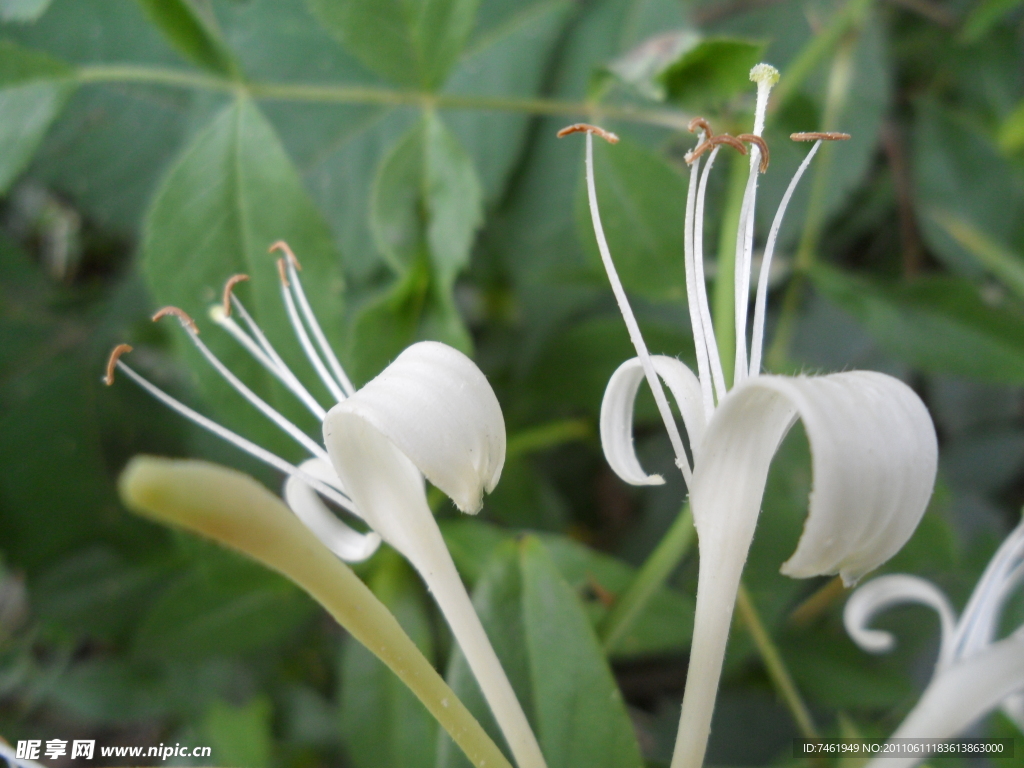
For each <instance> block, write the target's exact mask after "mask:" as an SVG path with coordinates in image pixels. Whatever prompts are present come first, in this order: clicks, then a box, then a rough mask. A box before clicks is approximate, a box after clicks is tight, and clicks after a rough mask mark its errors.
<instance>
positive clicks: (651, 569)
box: [598, 503, 695, 655]
mask: <svg viewBox="0 0 1024 768" xmlns="http://www.w3.org/2000/svg"><path fill="white" fill-rule="evenodd" d="M694 534H695V531H694V528H693V513H692V512H691V511H690V505H689V503H686V504H684V505H683V508H682V509H681V510H680V512H679V516H678V517H676V519H675V522H674V523H672V526H671V527H670V528H669V529H668V532H667V533H666V534H665V535H664V536H663V537H662V539H661V541H660V542H658V546H657V547H655V549H654V551H653V552H651V554H650V555H648V557H647V560H646V561H645V562H644V564H643V565H642V566H641V567H640V570H639V571H637V574H636V576H635V577H634V578H633V581H632V582H631V583H630V585H629V586H628V587H627V588H626V591H625V592H623V593H622V594H621V595H620V596H619V598H618V599H617V600H616V601H615V603H614V605H612V608H611V610H610V611H609V612H608V615H607V616H605V618H604V621H603V622H602V623H601V626H600V628H599V629H598V634H599V636H600V637H601V644H602V646H603V647H604V652H605V653H606V654H609V655H610V654H611V653H613V652H614V651H615V649H616V648H617V647H618V645H619V643H620V642H621V641H622V639H623V638H624V637H625V636H626V635H627V634H628V633H629V630H630V629H631V628H632V626H633V624H634V623H635V622H636V620H637V618H639V616H640V614H642V613H643V610H644V608H646V607H647V604H648V603H649V602H650V601H651V598H652V597H654V595H655V594H657V592H658V590H659V589H661V588H662V587H663V586H664V585H665V582H666V581H667V580H668V577H669V576H671V575H672V572H673V571H674V570H675V569H676V566H678V565H679V563H680V562H681V561H682V559H683V558H684V557H685V556H686V553H687V552H689V551H690V549H691V547H692V546H693V542H694Z"/></svg>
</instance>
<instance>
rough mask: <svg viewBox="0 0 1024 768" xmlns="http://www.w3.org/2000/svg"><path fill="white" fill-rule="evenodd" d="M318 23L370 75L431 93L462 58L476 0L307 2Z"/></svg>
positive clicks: (327, 0) (471, 27) (320, 0)
mask: <svg viewBox="0 0 1024 768" xmlns="http://www.w3.org/2000/svg"><path fill="white" fill-rule="evenodd" d="M309 2H310V7H311V8H312V9H313V12H314V13H315V14H316V16H317V18H318V19H319V20H320V22H321V23H322V24H323V25H324V27H326V28H327V29H328V30H329V31H330V32H331V33H333V34H334V35H336V36H337V37H338V38H339V39H340V40H341V41H343V42H344V43H345V45H346V46H347V47H348V48H349V50H350V51H352V53H354V54H355V55H356V56H358V57H359V59H360V60H361V61H362V62H363V63H364V64H366V66H368V67H370V69H373V70H374V71H376V72H378V73H380V74H381V75H384V76H385V77H387V78H390V79H392V80H394V81H395V82H398V83H400V84H402V85H408V86H421V87H424V88H436V87H437V86H438V85H440V84H441V83H442V82H443V81H444V79H445V76H446V75H447V74H448V72H449V71H450V70H451V68H452V66H453V65H454V64H455V62H456V61H457V60H458V58H459V55H460V54H461V53H462V47H463V45H464V44H465V42H466V38H467V37H468V36H469V33H470V31H471V30H472V29H473V20H474V18H475V16H476V8H477V2H478V0H309Z"/></svg>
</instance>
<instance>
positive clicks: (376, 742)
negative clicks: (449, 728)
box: [339, 549, 437, 768]
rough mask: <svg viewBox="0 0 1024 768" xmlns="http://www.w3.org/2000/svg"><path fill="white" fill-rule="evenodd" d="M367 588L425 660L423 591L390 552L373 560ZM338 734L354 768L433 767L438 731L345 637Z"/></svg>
mask: <svg viewBox="0 0 1024 768" xmlns="http://www.w3.org/2000/svg"><path fill="white" fill-rule="evenodd" d="M377 560H378V562H377V568H376V570H375V571H374V573H373V576H372V578H371V579H370V589H372V590H373V593H374V594H375V595H376V596H377V597H379V598H380V600H381V602H383V603H384V605H386V606H387V607H388V608H389V609H390V610H391V612H392V613H393V614H394V615H395V618H397V619H398V621H399V623H400V624H401V625H402V628H403V629H404V630H405V631H406V632H407V633H408V635H409V637H411V638H412V640H413V642H415V643H416V645H417V646H419V648H420V650H421V651H423V654H424V655H425V656H426V657H427V658H428V659H432V658H433V657H434V649H433V645H434V643H433V629H432V627H431V625H430V616H429V614H428V612H427V606H426V599H427V598H426V595H425V594H424V591H423V586H422V584H421V583H420V581H419V579H418V578H417V577H416V574H415V573H414V572H413V571H412V569H411V568H410V567H409V566H408V565H406V563H405V561H404V560H402V559H401V558H400V557H399V556H398V555H396V554H395V553H394V552H393V551H392V550H388V549H385V550H384V551H382V553H381V554H380V555H378V557H377ZM339 714H340V718H341V720H340V722H341V731H342V734H343V735H344V738H345V747H346V751H347V753H348V756H349V757H350V758H351V760H352V762H353V764H354V765H355V766H356V768H376V766H379V765H396V766H398V765H401V766H408V767H409V768H432V766H433V764H434V750H435V743H436V740H437V726H436V723H435V721H434V719H433V717H431V716H430V713H429V712H427V710H426V708H425V707H424V706H423V704H421V703H420V701H419V700H418V699H417V698H416V697H415V696H414V695H413V694H412V692H410V691H409V689H408V688H406V687H405V685H404V684H403V683H402V682H401V681H400V680H399V679H398V678H397V677H396V676H395V674H394V673H393V672H391V670H389V669H388V668H387V667H385V666H384V664H382V663H381V662H380V661H379V660H378V659H377V657H376V656H374V655H373V654H372V653H370V652H369V651H368V650H366V648H365V647H364V646H363V645H361V644H360V643H357V642H356V641H354V640H352V639H351V638H346V639H345V643H344V646H343V648H342V655H341V709H340V713H339Z"/></svg>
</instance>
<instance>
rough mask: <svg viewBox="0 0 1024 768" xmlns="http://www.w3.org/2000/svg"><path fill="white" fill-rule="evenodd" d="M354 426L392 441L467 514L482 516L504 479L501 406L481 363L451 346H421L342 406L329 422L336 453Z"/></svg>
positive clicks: (326, 429)
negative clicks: (486, 496) (487, 496)
mask: <svg viewBox="0 0 1024 768" xmlns="http://www.w3.org/2000/svg"><path fill="white" fill-rule="evenodd" d="M353 419H358V420H361V421H364V422H366V423H367V424H369V425H371V426H372V427H373V428H374V429H375V430H376V431H377V432H379V433H380V434H381V435H383V436H384V437H385V438H387V440H388V441H389V442H391V443H392V444H394V446H395V447H396V448H397V449H398V450H399V451H400V452H401V453H402V454H404V455H405V456H406V457H408V459H409V461H411V462H412V463H413V464H414V465H415V467H416V468H417V469H419V471H420V472H422V473H423V474H424V475H425V476H426V478H427V479H428V480H430V482H432V483H433V484H434V485H436V486H437V487H438V488H440V489H441V490H442V491H444V492H445V493H446V494H447V495H448V496H450V497H451V499H452V501H454V502H455V504H456V506H457V507H458V508H459V509H461V510H462V511H463V512H469V513H470V514H475V513H476V512H478V511H479V510H480V507H481V504H482V497H483V492H484V491H488V492H489V491H491V490H493V489H494V486H495V485H497V483H498V478H499V477H501V468H502V465H504V463H505V421H504V419H503V418H502V415H501V407H500V406H499V405H498V399H497V398H496V397H495V396H494V391H493V390H492V389H491V385H490V384H488V383H487V379H486V377H485V376H484V375H483V373H481V371H480V369H479V368H477V367H476V365H475V364H474V363H473V361H472V360H470V359H469V358H468V357H466V356H465V355H464V354H462V353H461V352H459V351H458V350H455V349H452V348H451V347H449V346H446V345H444V344H440V343H438V342H434V341H423V342H420V343H418V344H413V345H412V346H411V347H409V348H408V349H406V350H405V351H404V352H403V353H402V354H400V355H399V356H398V357H397V358H396V359H395V361H394V362H393V363H392V364H391V365H389V366H388V367H387V368H386V369H385V370H384V371H383V373H381V374H380V375H379V376H378V377H377V378H375V379H374V380H373V381H371V382H370V383H369V384H367V385H366V386H365V387H363V388H362V389H361V390H359V392H358V393H357V394H356V395H354V396H353V397H351V398H349V399H348V400H346V401H344V402H342V403H339V404H338V405H336V406H334V408H332V409H331V411H330V413H328V414H327V418H326V419H325V420H324V439H325V441H326V445H327V449H328V452H329V453H330V451H331V444H332V442H334V443H337V441H338V440H339V439H340V440H345V437H344V436H343V434H342V433H343V432H344V430H339V429H338V428H339V427H340V426H341V424H342V423H343V422H347V421H351V420H353ZM335 464H337V462H336V461H335ZM342 480H344V477H343V478H342ZM346 487H347V484H346ZM371 525H373V523H372V522H371ZM374 527H376V526H374Z"/></svg>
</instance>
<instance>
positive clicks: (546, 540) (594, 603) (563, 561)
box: [442, 520, 781, 657]
mask: <svg viewBox="0 0 1024 768" xmlns="http://www.w3.org/2000/svg"><path fill="white" fill-rule="evenodd" d="M442 530H443V532H444V537H445V542H446V543H447V544H448V548H449V549H450V550H451V552H452V556H453V557H454V559H455V562H456V564H457V565H458V567H459V572H460V573H461V574H462V575H463V577H464V578H465V579H466V580H467V581H468V582H469V583H470V584H478V583H481V582H482V580H484V579H485V576H484V574H486V573H487V572H488V571H487V569H488V568H489V567H490V563H491V561H492V559H493V558H496V557H497V556H498V555H497V553H498V552H499V547H501V546H502V545H503V543H504V542H506V541H508V540H509V539H511V538H512V534H511V533H509V532H508V531H505V530H502V529H500V528H496V527H494V526H492V525H488V524H487V523H483V522H480V521H479V520H450V521H446V522H445V523H444V525H443V528H442ZM538 538H540V540H541V542H542V543H543V544H544V547H545V549H546V550H547V552H548V554H549V555H550V557H551V559H552V561H553V562H554V563H555V566H556V567H557V568H558V572H559V573H560V574H561V577H562V578H563V579H565V581H566V582H567V583H568V584H569V585H570V586H571V587H572V589H573V591H574V592H575V593H576V595H577V596H578V597H579V598H580V599H581V600H582V604H583V606H584V608H585V610H586V614H587V617H588V619H589V620H590V623H591V624H592V625H593V626H594V627H597V626H599V625H600V624H601V622H602V621H603V620H604V618H605V616H606V615H607V614H608V606H607V605H606V604H605V602H604V600H605V599H607V596H608V595H618V594H621V593H622V592H623V591H625V589H626V588H627V587H628V586H629V584H630V583H631V582H632V580H633V577H634V576H635V574H636V569H635V568H633V567H631V566H630V565H627V564H626V563H625V562H623V561H622V560H619V559H618V558H615V557H612V556H610V555H606V554H604V553H602V552H598V551H596V550H594V549H591V548H590V547H588V546H586V545H585V544H580V543H579V542H578V541H573V540H572V539H570V538H568V537H566V536H562V535H559V534H553V533H552V534H548V533H542V534H538ZM780 562H781V561H780ZM775 569H776V570H778V564H777V563H776V568H775ZM693 611H694V602H693V598H692V597H691V596H689V595H683V594H681V593H679V592H676V591H675V590H672V589H668V588H667V587H664V588H662V589H660V590H658V592H657V593H656V594H655V596H654V597H653V598H652V599H651V601H650V603H648V605H647V607H646V608H645V609H644V611H643V612H642V613H641V614H640V616H638V617H637V620H636V623H635V624H634V625H633V627H632V628H631V629H630V631H629V632H628V633H627V634H626V636H625V637H623V639H622V641H621V642H620V643H619V644H618V646H617V647H616V650H615V653H616V655H617V656H619V657H628V656H642V655H645V654H647V655H653V654H667V653H682V652H685V650H686V649H687V647H688V645H689V641H690V637H691V635H692V632H693Z"/></svg>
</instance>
